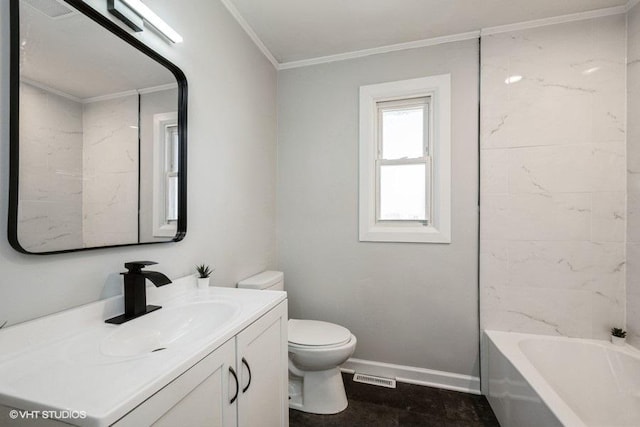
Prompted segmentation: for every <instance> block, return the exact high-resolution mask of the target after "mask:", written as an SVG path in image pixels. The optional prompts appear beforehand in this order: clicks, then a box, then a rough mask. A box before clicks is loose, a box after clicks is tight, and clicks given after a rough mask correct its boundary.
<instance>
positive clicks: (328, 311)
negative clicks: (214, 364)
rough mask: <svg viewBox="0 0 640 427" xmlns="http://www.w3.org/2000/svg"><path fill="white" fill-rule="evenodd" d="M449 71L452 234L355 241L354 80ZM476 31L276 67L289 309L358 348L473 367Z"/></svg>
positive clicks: (434, 364) (403, 359) (399, 358)
mask: <svg viewBox="0 0 640 427" xmlns="http://www.w3.org/2000/svg"><path fill="white" fill-rule="evenodd" d="M444 73H451V76H452V106H453V107H452V108H453V111H452V243H451V244H445V245H443V244H415V243H372V242H366V243H360V242H358V120H359V118H358V117H359V116H358V99H359V98H358V96H359V95H358V88H359V86H361V85H368V84H374V83H381V82H387V81H395V80H403V79H410V78H417V77H423V76H429V75H437V74H444ZM477 115H478V41H477V40H468V41H464V42H457V43H450V44H444V45H438V46H433V47H427V48H420V49H413V50H406V51H401V52H394V53H387V54H381V55H375V56H369V57H365V58H358V59H353V60H348V61H340V62H335V63H329V64H322V65H317V66H311V67H303V68H297V69H291V70H285V71H281V72H280V73H279V75H278V233H277V234H278V254H279V255H278V262H279V268H280V269H282V270H283V271H284V273H285V288H286V289H287V290H288V292H289V307H290V317H293V318H296V317H302V318H305V319H319V320H326V321H330V322H335V323H338V324H341V325H344V326H345V327H347V328H349V329H350V330H351V331H352V332H353V333H354V334H355V335H356V336H357V338H358V347H357V349H356V353H355V355H354V357H357V358H360V359H365V360H373V361H378V362H388V363H394V364H399V365H406V366H414V367H421V368H429V369H436V370H442V371H448V372H455V373H460V374H467V375H474V376H477V375H478V367H477V364H478V310H477V297H478V295H477V279H476V274H477V259H476V258H477V237H478V235H477V226H478V221H477V210H476V201H477V191H478V167H477V161H478V157H477V150H478V129H477V121H478V120H477Z"/></svg>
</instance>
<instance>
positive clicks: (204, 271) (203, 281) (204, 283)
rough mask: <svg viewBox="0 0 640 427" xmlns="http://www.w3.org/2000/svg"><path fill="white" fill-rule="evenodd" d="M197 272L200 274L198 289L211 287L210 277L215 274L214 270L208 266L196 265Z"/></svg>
mask: <svg viewBox="0 0 640 427" xmlns="http://www.w3.org/2000/svg"><path fill="white" fill-rule="evenodd" d="M196 271H197V272H198V288H202V289H204V288H207V287H209V276H211V273H213V270H212V269H211V268H209V266H208V265H205V264H202V265H196Z"/></svg>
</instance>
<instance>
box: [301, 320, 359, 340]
mask: <svg viewBox="0 0 640 427" xmlns="http://www.w3.org/2000/svg"><path fill="white" fill-rule="evenodd" d="M350 339H351V332H349V330H348V329H347V328H344V327H342V326H339V325H334V324H333V323H329V322H321V321H319V320H299V319H289V342H290V343H292V344H297V345H308V346H327V345H336V344H343V343H346V342H347V341H349V340H350Z"/></svg>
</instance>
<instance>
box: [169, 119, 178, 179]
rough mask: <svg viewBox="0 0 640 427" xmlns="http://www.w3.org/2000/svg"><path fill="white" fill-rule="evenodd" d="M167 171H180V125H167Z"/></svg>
mask: <svg viewBox="0 0 640 427" xmlns="http://www.w3.org/2000/svg"><path fill="white" fill-rule="evenodd" d="M166 143H167V144H168V147H167V171H168V172H177V171H178V146H179V142H178V126H167V141H166Z"/></svg>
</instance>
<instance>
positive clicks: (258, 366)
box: [112, 300, 289, 427]
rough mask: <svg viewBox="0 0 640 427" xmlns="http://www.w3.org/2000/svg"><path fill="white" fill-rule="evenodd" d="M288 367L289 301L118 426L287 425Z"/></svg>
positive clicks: (246, 426)
mask: <svg viewBox="0 0 640 427" xmlns="http://www.w3.org/2000/svg"><path fill="white" fill-rule="evenodd" d="M287 363H288V356H287V302H286V300H285V301H283V302H281V303H280V304H278V305H277V306H276V307H274V308H273V309H271V310H270V311H268V312H267V313H266V314H264V315H263V316H261V317H260V318H258V319H257V320H256V321H255V322H253V323H252V324H250V325H249V326H247V327H246V328H245V329H243V330H242V331H241V332H239V333H238V334H237V335H236V336H235V337H234V338H231V339H230V340H228V341H227V342H226V343H224V344H223V345H222V346H220V347H218V348H217V349H216V350H215V351H213V352H212V353H210V354H209V355H207V356H206V357H205V358H204V359H202V360H201V361H200V362H198V363H197V364H195V365H194V366H193V367H191V368H190V369H188V370H187V371H186V372H184V373H183V374H181V375H180V376H179V377H177V378H176V379H175V380H173V381H172V382H171V383H169V384H168V385H167V386H165V387H164V388H163V389H161V390H160V391H158V392H157V393H155V394H154V395H153V396H151V397H150V398H149V399H147V400H145V401H144V402H143V403H142V404H140V405H138V406H137V407H136V408H135V409H134V410H132V411H131V412H129V413H128V414H127V415H125V416H124V417H123V418H121V419H120V420H118V421H117V422H116V423H114V424H112V425H113V426H114V427H129V426H131V427H139V426H146V425H153V426H157V427H174V426H181V427H190V426H192V427H205V426H211V427H236V426H238V427H256V426H260V427H286V426H288V425H289V412H288V408H289V402H288V389H287V388H288V378H287V375H288V368H287ZM236 379H237V382H236Z"/></svg>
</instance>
